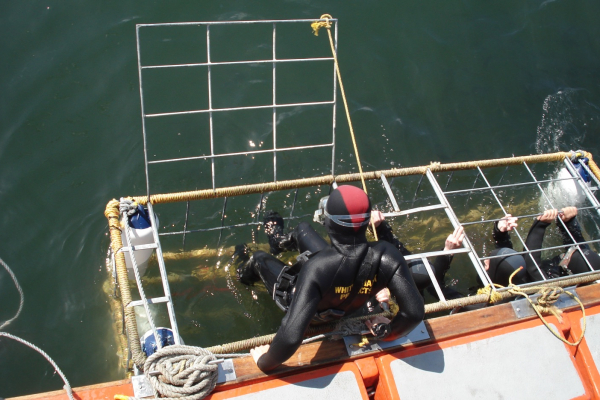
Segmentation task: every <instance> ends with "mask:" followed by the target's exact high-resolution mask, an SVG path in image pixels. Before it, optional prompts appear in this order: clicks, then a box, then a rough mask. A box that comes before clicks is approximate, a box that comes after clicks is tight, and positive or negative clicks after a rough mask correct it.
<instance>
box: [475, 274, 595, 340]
mask: <svg viewBox="0 0 600 400" xmlns="http://www.w3.org/2000/svg"><path fill="white" fill-rule="evenodd" d="M522 269H523V267H519V268H517V269H516V270H515V271H513V273H512V274H510V277H509V278H508V286H506V288H507V289H508V292H509V293H511V294H513V295H514V296H523V297H525V298H526V299H527V301H529V304H530V305H531V308H533V310H534V311H535V313H536V314H537V316H538V317H539V318H540V319H541V320H542V322H543V323H544V325H545V326H546V328H548V330H549V331H550V332H552V334H553V335H554V336H556V337H557V338H558V339H560V340H561V341H562V342H563V343H565V344H568V345H569V346H577V345H579V343H581V340H582V339H583V337H584V335H585V328H586V317H585V307H584V306H583V304H582V303H581V301H580V300H579V298H578V297H577V296H575V295H574V294H573V293H571V292H569V291H568V290H564V289H563V288H562V287H560V286H530V287H528V288H527V289H528V290H529V291H532V290H537V293H538V294H539V295H540V297H539V298H538V299H537V303H534V302H533V300H531V298H530V297H529V294H527V293H526V292H525V290H523V288H521V287H520V286H518V285H515V284H514V283H512V279H513V278H514V276H515V275H516V274H518V273H519V271H521V270H522ZM493 287H497V288H504V286H502V285H499V284H497V283H494V285H493V286H492V285H487V286H486V287H485V288H483V289H479V290H478V291H477V293H478V294H482V293H489V294H490V299H489V302H490V303H495V302H497V301H499V300H501V299H502V297H501V296H498V293H497V292H496V291H495V290H493ZM491 292H496V296H493V293H491ZM563 293H565V294H567V295H569V296H570V297H571V298H572V299H573V300H575V301H576V302H577V303H578V304H579V306H580V307H581V313H582V314H583V328H582V331H581V336H580V337H579V339H577V340H576V341H575V342H569V341H568V340H566V339H564V338H563V337H562V336H561V335H560V334H559V333H558V332H556V331H555V330H554V329H552V327H551V326H550V325H549V324H548V322H547V321H546V319H545V318H544V317H543V315H542V314H544V313H546V314H552V315H554V316H555V317H556V319H557V320H558V321H559V322H562V316H561V315H562V310H560V309H558V308H557V307H556V306H555V305H554V303H555V302H556V301H557V300H558V298H559V297H560V295H561V294H563Z"/></svg>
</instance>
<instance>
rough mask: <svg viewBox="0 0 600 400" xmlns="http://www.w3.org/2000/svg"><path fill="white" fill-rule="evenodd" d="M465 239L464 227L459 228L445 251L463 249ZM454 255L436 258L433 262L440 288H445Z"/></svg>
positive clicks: (451, 235) (448, 242) (450, 236)
mask: <svg viewBox="0 0 600 400" xmlns="http://www.w3.org/2000/svg"><path fill="white" fill-rule="evenodd" d="M464 239H465V230H464V228H463V227H462V226H458V227H457V228H456V229H454V232H452V233H451V234H450V235H448V237H447V238H446V242H445V244H444V251H448V250H455V249H458V248H460V247H462V244H463V240H464ZM452 258H453V255H452V254H448V255H443V256H438V257H436V258H435V261H434V262H433V273H434V275H435V278H436V279H437V281H438V283H439V284H440V286H444V277H445V275H446V272H448V270H449V269H450V263H451V262H452Z"/></svg>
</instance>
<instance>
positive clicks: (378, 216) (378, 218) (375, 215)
mask: <svg viewBox="0 0 600 400" xmlns="http://www.w3.org/2000/svg"><path fill="white" fill-rule="evenodd" d="M384 220H385V218H384V217H383V214H382V213H381V211H379V210H372V211H371V223H372V224H373V225H375V228H377V227H378V226H379V224H381V223H382V222H383V221H384Z"/></svg>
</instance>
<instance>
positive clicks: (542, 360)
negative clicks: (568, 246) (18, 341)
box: [14, 284, 600, 400]
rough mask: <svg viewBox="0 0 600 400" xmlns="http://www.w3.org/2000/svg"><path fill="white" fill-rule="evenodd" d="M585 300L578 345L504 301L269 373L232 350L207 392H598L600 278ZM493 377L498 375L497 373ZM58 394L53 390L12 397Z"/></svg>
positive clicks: (100, 394)
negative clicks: (228, 368) (411, 335)
mask: <svg viewBox="0 0 600 400" xmlns="http://www.w3.org/2000/svg"><path fill="white" fill-rule="evenodd" d="M576 293H577V296H578V297H579V299H580V300H581V301H582V303H583V304H584V306H585V312H586V316H587V329H586V334H585V337H584V339H583V340H582V342H581V343H580V344H579V346H568V345H566V344H563V343H562V342H561V341H559V340H558V339H557V338H555V337H554V336H552V334H551V333H550V332H549V331H548V329H547V328H546V327H545V326H544V325H543V324H542V322H541V320H540V319H539V318H538V317H537V316H534V315H530V316H526V317H522V318H519V316H518V315H517V313H516V312H515V309H514V308H513V306H512V305H511V304H510V303H505V304H500V305H496V306H493V307H487V308H482V309H479V310H475V311H470V312H465V313H459V314H453V315H450V316H444V317H438V318H432V319H428V320H426V321H425V322H424V323H425V326H426V328H427V331H428V333H429V339H426V340H423V341H421V342H417V343H410V344H407V345H403V346H399V347H394V348H390V349H386V350H383V351H376V352H372V353H368V354H364V355H360V356H355V357H349V356H348V354H347V351H346V347H345V345H344V343H343V341H341V340H338V341H326V342H316V343H310V344H306V345H303V346H302V347H301V348H300V349H299V350H298V351H297V352H296V353H295V354H294V355H293V356H292V357H291V358H290V359H289V360H288V361H287V362H286V363H285V364H283V365H282V366H281V367H279V368H278V369H277V370H275V371H274V373H272V374H269V375H267V374H264V373H263V372H261V371H260V370H259V369H258V368H257V367H256V364H255V363H254V361H253V360H252V358H250V357H244V358H240V359H235V360H234V361H233V362H234V367H235V371H236V374H237V379H236V380H235V381H231V382H227V383H224V384H219V385H217V387H216V388H215V390H214V392H213V394H211V395H210V396H208V397H207V399H213V400H217V399H228V398H238V399H258V398H260V399H270V398H273V399H275V398H282V397H284V396H285V398H286V399H297V398H298V399H299V398H308V397H310V398H313V399H332V398H344V399H346V400H349V399H368V398H373V399H376V400H387V399H403V400H405V399H415V398H417V399H423V398H433V397H434V396H435V397H438V396H443V397H444V398H450V399H451V398H457V399H458V398H460V399H465V398H490V397H498V398H512V399H520V398H522V399H531V398H556V399H575V398H576V399H598V398H600V374H599V372H598V365H600V284H592V285H588V286H584V287H579V288H577V289H576ZM563 311H564V313H563V320H562V322H559V321H558V320H557V319H556V318H555V317H548V318H547V320H548V322H549V323H550V324H551V325H553V326H555V327H556V328H557V329H558V331H559V332H560V334H561V335H562V337H563V338H565V339H567V340H570V341H575V340H576V339H577V338H578V337H579V336H580V335H581V329H582V328H581V326H582V325H581V324H582V313H581V310H580V308H579V307H569V308H566V309H564V310H563ZM498 377H502V379H499V378H498ZM74 392H75V393H76V396H77V398H80V399H98V398H113V396H114V395H115V394H121V395H128V396H133V387H132V384H131V381H130V380H124V381H118V382H113V383H107V384H103V385H94V386H88V387H82V388H78V389H75V390H74ZM40 398H45V399H53V400H59V399H66V398H67V396H66V394H65V392H64V391H56V392H51V393H46V394H39V395H33V396H23V397H17V398H14V399H20V400H32V399H40Z"/></svg>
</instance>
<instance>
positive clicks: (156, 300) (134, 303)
mask: <svg viewBox="0 0 600 400" xmlns="http://www.w3.org/2000/svg"><path fill="white" fill-rule="evenodd" d="M146 300H147V301H148V304H158V303H168V302H169V298H168V297H164V296H163V297H155V298H153V299H146ZM143 305H144V302H143V301H142V300H135V301H132V302H131V303H129V304H127V307H137V306H143Z"/></svg>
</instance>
